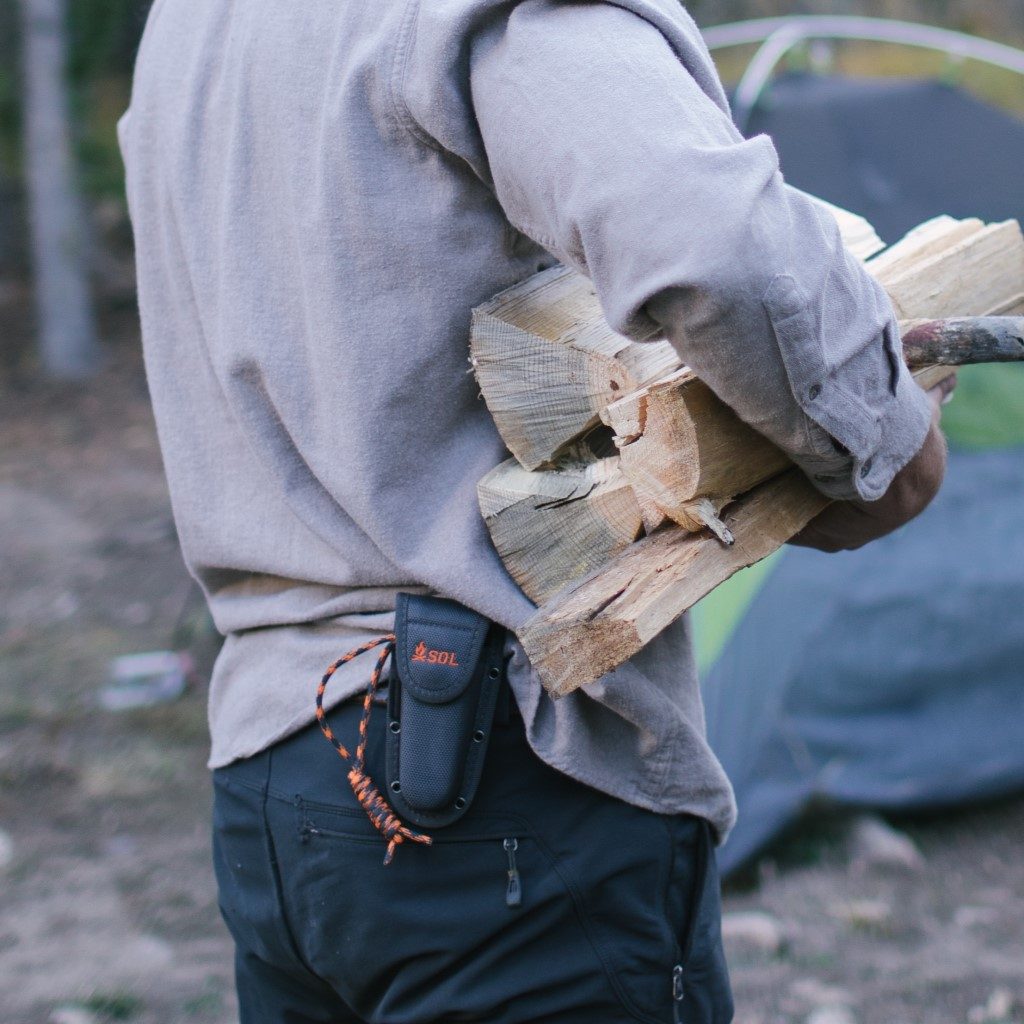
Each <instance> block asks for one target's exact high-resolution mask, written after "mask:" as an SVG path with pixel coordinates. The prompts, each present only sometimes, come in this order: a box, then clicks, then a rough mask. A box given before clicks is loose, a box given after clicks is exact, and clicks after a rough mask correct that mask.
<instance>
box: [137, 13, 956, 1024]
mask: <svg viewBox="0 0 1024 1024" xmlns="http://www.w3.org/2000/svg"><path fill="white" fill-rule="evenodd" d="M120 139H121V145H122V149H123V152H124V155H125V161H126V165H127V171H128V194H129V201H130V208H131V213H132V219H133V223H134V228H135V234H136V243H137V259H138V271H139V303H140V310H141V316H142V326H143V340H144V346H145V357H146V366H147V373H148V376H149V381H150V387H151V391H152V397H153V404H154V408H155V412H156V418H157V425H158V428H159V433H160V439H161V444H162V447H163V451H164V456H165V462H166V468H167V475H168V479H169V482H170V488H171V496H172V500H173V504H174V510H175V516H176V519H177V523H178V529H179V533H180V537H181V543H182V547H183V550H184V553H185V557H186V559H187V561H188V564H189V567H190V569H191V570H192V572H193V573H194V574H195V575H196V577H197V578H198V579H199V581H200V582H201V583H202V585H203V587H204V589H205V592H206V594H207V597H208V599H209V602H210V607H211V609H212V612H213V615H214V618H215V621H216V623H217V626H218V628H219V629H220V630H221V631H222V632H223V633H224V634H225V637H226V640H225V643H224V647H223V650H222V653H221V655H220V657H219V659H218V662H217V665H216V669H215V672H214V676H213V680H212V684H211V694H210V725H211V730H212V738H213V749H212V754H211V759H210V765H211V767H212V768H214V769H215V770H216V772H215V780H216V805H215V862H216V867H217V874H218V881H219V885H220V895H221V906H222V910H223V913H224V916H225V918H226V920H227V922H228V925H229V927H230V928H231V931H232V933H233V935H234V937H235V940H236V944H237V980H238V989H239V998H240V1003H241V1011H242V1019H243V1021H246V1022H253V1021H268V1022H270V1021H296V1022H298V1021H334V1022H341V1021H344V1022H348V1021H352V1022H355V1021H373V1022H387V1024H400V1022H410V1024H412V1022H416V1024H426V1022H438V1024H439V1022H442V1021H444V1022H450V1021H456V1020H458V1021H488V1022H526V1021H530V1022H541V1021H551V1022H555V1021H557V1022H560V1024H571V1022H576V1021H579V1022H583V1021H586V1022H595V1021H600V1022H602V1024H614V1022H618V1021H634V1020H642V1021H670V1020H676V1021H702V1022H704V1021H713V1022H724V1021H728V1020H729V1019H731V1016H732V1001H731V996H730V992H729V984H728V977H727V974H726V970H725V965H724V960H723V957H722V953H721V943H720V938H719V917H720V910H719V905H718V885H717V875H716V873H715V868H714V854H713V845H714V843H715V842H717V841H721V840H722V839H723V838H724V837H725V836H726V834H727V833H728V831H729V829H730V827H731V825H732V823H733V819H734V804H733V798H732V793H731V790H730V787H729V784H728V781H727V780H726V778H725V777H724V775H723V772H722V770H721V767H720V766H719V764H718V762H717V761H716V759H715V757H714V755H713V754H712V752H711V751H710V750H709V748H708V746H707V744H706V742H705V739H704V723H703V713H702V709H701V704H700V698H699V693H698V689H697V682H696V674H695V670H694V667H693V659H692V654H691V650H690V638H689V632H688V625H687V622H686V620H685V619H683V620H681V621H680V622H678V623H677V624H676V625H675V626H674V627H673V628H670V629H669V630H666V631H665V633H664V634H663V635H662V636H660V637H659V638H658V639H657V640H656V641H655V642H653V643H652V644H650V645H649V646H648V648H647V649H646V650H645V651H643V652H642V653H641V654H640V655H638V656H637V657H636V658H634V659H633V660H632V662H630V663H628V664H627V665H625V666H623V667H622V668H620V669H619V670H617V671H616V672H615V673H613V674H612V675H609V676H607V677H605V678H604V679H602V680H600V681H598V682H597V683H594V684H592V685H590V686H588V687H585V688H584V689H583V690H582V691H580V692H577V693H575V694H573V695H571V696H570V697H567V698H565V699H563V700H561V701H559V702H557V703H554V702H552V701H551V700H550V699H549V698H548V697H547V696H546V695H545V694H544V692H543V691H542V689H541V687H540V686H539V684H538V681H537V678H536V675H535V674H534V673H532V671H531V669H530V666H529V664H528V662H527V660H526V658H525V657H524V655H523V651H522V648H521V647H520V646H519V644H518V642H517V641H516V639H515V636H514V632H513V631H514V630H515V628H516V627H517V626H519V625H520V624H521V623H522V622H523V621H524V620H525V619H526V618H527V617H528V616H529V615H530V613H531V612H532V610H533V606H532V605H531V604H530V602H529V601H528V600H527V599H526V598H525V596H524V595H523V594H522V593H521V592H520V591H519V590H518V588H517V587H516V586H515V584H514V583H513V581H512V580H511V579H510V578H509V577H508V575H507V574H506V572H505V570H504V568H503V566H502V564H501V562H500V560H499V559H498V557H497V555H496V553H495V552H494V549H493V547H492V546H491V544H490V541H489V539H488V537H487V534H486V531H485V529H484V526H483V523H482V521H481V517H480V515H479V512H478V509H477V505H476V499H475V485H476V482H477V480H479V478H480V477H481V476H483V475H484V473H485V472H487V471H488V470H489V469H490V468H491V467H493V466H494V465H495V464H496V463H498V462H499V461H500V460H501V459H502V458H503V457H504V449H503V445H502V443H501V441H500V439H499V437H498V435H497V433H496V431H495V429H494V426H493V423H492V421H491V419H490V417H489V414H488V412H487V409H486V407H485V406H484V404H483V402H482V401H481V400H480V398H479V396H478V393H477V389H476V387H475V384H474V382H473V380H472V378H471V376H469V375H468V373H467V369H468V367H467V362H466V360H467V354H468V352H467V341H468V329H469V316H470V310H471V309H472V307H473V306H475V305H478V304H479V303H481V302H482V301H484V300H486V299H488V298H489V297H490V296H492V295H493V294H494V293H495V292H497V291H499V290H501V289H503V288H505V287H508V286H509V285H512V284H514V283H515V282H518V281H520V280H522V279H524V278H525V277H527V276H529V275H530V274H533V273H535V272H536V271H538V270H540V269H543V268H545V267H548V266H551V265H553V264H554V262H555V261H556V260H563V261H566V262H568V263H571V264H572V265H574V266H576V267H577V268H578V269H580V270H581V271H583V272H584V273H586V274H588V275H589V276H590V278H591V279H592V280H593V282H594V284H595V286H596V289H597V292H598V295H599V297H600V300H601V303H602V306H603V308H604V311H605V313H606V315H607V318H608V320H609V322H610V323H611V324H612V325H613V326H614V327H615V328H616V329H617V330H619V331H621V332H622V333H624V334H626V335H628V336H630V337H632V338H635V339H638V340H644V339H648V338H650V337H654V336H657V335H659V334H661V335H665V336H667V337H668V338H669V339H670V341H671V342H672V343H673V344H674V345H675V346H676V348H677V349H678V350H679V353H680V355H681V357H682V358H683V360H684V361H685V362H686V363H688V364H689V365H690V366H692V367H693V368H694V369H695V370H696V371H697V372H698V373H699V374H700V376H701V377H702V378H703V379H704V380H706V381H707V382H708V384H709V385H710V386H711V387H712V388H713V389H714V390H715V391H716V392H717V393H718V395H719V396H720V397H721V398H722V399H724V400H725V401H726V402H728V403H729V404H730V405H731V406H732V407H733V408H734V409H735V410H736V411H737V413H738V414H739V415H740V416H741V417H742V418H743V419H745V420H746V421H747V422H748V423H750V424H752V425H753V426H754V427H755V428H756V429H758V430H759V431H761V432H762V433H764V434H765V435H767V436H768V437H769V438H771V439H772V440H773V441H774V442H775V443H776V444H778V445H779V446H780V447H781V448H783V449H784V450H785V451H786V452H787V453H788V454H789V455H790V456H791V457H792V458H793V460H794V461H795V462H796V463H797V464H798V465H799V466H801V467H802V468H803V469H804V470H805V471H806V472H807V473H808V474H809V476H810V477H811V478H812V479H813V480H814V481H815V483H816V485H817V486H818V487H820V488H821V489H822V490H823V491H824V492H825V493H827V494H828V495H830V496H831V497H834V498H837V499H841V503H840V504H838V505H836V506H833V508H832V509H831V510H830V511H828V512H826V513H825V514H823V516H822V517H821V518H820V519H819V520H818V521H817V522H816V523H814V524H812V526H811V527H809V528H808V530H807V531H805V533H804V535H803V536H802V538H801V540H802V542H804V543H808V544H812V545H815V546H818V547H822V548H825V549H838V548H841V547H854V546H857V545H859V544H861V543H864V542H866V541H867V540H870V539H871V538H872V537H874V536H879V535H881V534H882V533H885V532H887V531H888V530H891V529H893V528H894V527H895V526H897V525H899V524H900V523H901V522H904V521H906V520H907V519H909V518H911V517H912V516H913V515H914V514H916V513H917V512H918V511H920V509H921V508H922V507H923V506H924V505H925V504H926V503H927V502H928V500H930V498H931V496H932V494H933V493H934V492H935V490H936V489H937V487H938V485H939V482H940V480H941V477H942V473H943V468H944V454H945V449H944V444H943V441H942V436H941V433H940V432H939V430H938V427H937V413H936V411H935V410H936V409H937V405H938V399H939V397H940V396H939V395H938V394H936V395H934V396H932V398H931V399H930V398H929V397H928V396H926V395H925V394H924V393H923V392H922V391H920V390H919V389H918V388H917V387H916V386H915V385H914V383H913V381H912V379H911V378H910V376H909V374H908V373H907V370H906V368H905V367H904V366H903V364H902V361H901V358H900V350H899V338H898V335H897V331H896V327H895V324H894V322H893V315H892V310H891V308H890V306H889V303H888V300H887V299H886V297H885V295H884V294H883V293H882V292H881V290H880V289H879V288H878V287H877V286H876V285H875V284H874V283H873V281H872V280H871V279H870V278H869V277H868V276H867V275H866V274H865V273H864V272H863V270H862V269H861V267H860V266H859V264H858V263H857V262H856V261H855V260H854V259H853V258H852V257H851V256H850V255H849V254H848V253H847V252H846V251H845V250H844V249H843V247H842V244H841V242H840V240H839V236H838V232H837V229H836V226H835V224H834V223H833V222H832V220H831V218H830V217H829V216H828V215H827V214H825V213H823V212H822V211H821V210H820V209H818V208H817V207H816V206H815V205H814V204H813V203H812V202H811V201H810V200H809V199H807V198H806V197H805V196H803V195H801V194H800V193H797V192H795V191H793V190H791V189H790V188H788V187H787V186H786V185H785V184H784V182H783V181H782V178H781V177H780V175H779V172H778V167H777V161H776V155H775V152H774V150H773V148H772V146H771V144H770V142H769V141H768V140H767V139H765V138H758V139H754V140H751V141H744V140H743V139H742V138H741V137H740V136H739V134H738V133H737V132H736V130H735V129H734V128H733V126H732V124H731V122H730V119H729V116H728V112H727V107H726V101H725V98H724V95H723V93H722V89H721V86H720V84H719V81H718V79H717V77H716V74H715V71H714V69H713V66H712V64H711V61H710V58H709V56H708V53H707V51H706V49H705V47H704V45H703V43H702V41H701V39H700V35H699V33H698V31H697V29H696V27H695V25H694V23H693V22H692V20H691V19H690V17H689V16H688V15H687V14H686V12H685V11H684V10H683V9H682V8H681V7H680V6H678V5H677V4H676V3H675V0H614V2H598V0H594V2H583V0H577V2H567V0H523V2H516V0H378V2H376V3H372V4H371V3H361V4H356V3H352V2H346V0H330V2H328V0H305V2H303V3H287V4H282V3H273V2H270V0H245V2H229V0H156V3H155V5H154V7H153V10H152V13H151V15H150V18H149V22H148V25H147V28H146V32H145V35H144V38H143V41H142V44H141V48H140V51H139V56H138V64H137V68H136V74H135V82H134V88H133V93H132V100H131V106H130V109H129V111H128V112H127V113H126V115H125V117H124V118H123V120H122V123H121V125H120ZM398 592H406V593H411V594H431V595H440V596H441V597H444V598H448V599H451V600H453V601H455V602H458V603H459V605H461V606H463V607H464V608H465V609H469V610H471V611H474V612H476V613H480V614H481V615H483V616H486V617H487V618H488V619H490V620H492V621H493V622H495V623H497V624H499V626H500V627H504V628H505V629H506V630H507V634H506V636H505V639H504V653H505V655H506V658H507V661H508V665H507V678H508V684H509V686H510V687H511V691H512V693H513V695H514V700H513V701H511V702H510V703H509V705H508V706H507V707H501V706H499V710H498V712H497V716H496V722H495V725H494V729H493V734H492V736H491V739H490V747H489V750H488V753H487V757H486V763H485V765H484V770H483V777H482V779H481V782H480V788H479V791H478V793H477V794H476V797H475V799H474V800H473V803H472V806H471V807H469V809H468V810H467V811H466V813H465V814H464V816H463V817H462V818H461V819H460V820H459V821H457V822H456V823H455V824H453V825H450V826H448V827H446V828H439V829H436V830H434V832H433V840H434V841H433V844H432V845H430V846H426V845H419V844H414V843H407V844H406V845H405V846H404V847H403V848H401V849H400V850H399V851H398V855H397V856H396V857H395V859H394V863H392V864H390V865H388V866H384V865H382V863H381V858H382V853H383V843H382V842H381V840H380V836H379V835H378V833H377V831H376V830H375V827H374V825H373V824H371V822H370V821H369V820H368V818H367V816H366V815H365V814H364V812H363V809H364V807H365V806H367V801H366V800H364V801H363V805H362V806H361V804H360V801H359V800H357V797H356V795H355V794H354V793H353V791H352V790H350V789H349V785H348V782H346V778H345V776H346V766H345V764H343V763H341V762H340V761H339V759H338V757H337V755H336V753H335V751H334V750H333V749H332V748H331V745H329V744H328V743H327V742H325V740H324V737H323V736H322V735H321V734H320V731H319V730H318V729H317V727H316V725H315V724H314V723H313V714H314V710H313V689H314V687H315V683H316V681H317V680H318V679H319V678H320V676H321V674H322V673H323V672H324V669H325V666H326V665H327V664H328V663H330V662H334V661H335V660H336V659H337V658H338V657H339V655H343V654H345V652H347V651H349V650H350V649H353V648H358V647H359V646H360V645H362V644H364V643H368V642H370V641H372V640H373V639H374V638H376V637H379V636H380V635H382V634H387V633H390V631H391V630H392V628H393V624H394V616H393V609H394V607H395V602H396V594H397V593H398ZM368 662H369V663H368ZM371 666H372V656H370V657H354V658H352V659H350V660H347V661H345V662H344V663H343V664H341V665H340V667H339V668H338V670H337V672H336V673H335V674H334V675H333V678H332V679H331V682H330V688H329V689H328V690H327V693H326V696H327V701H326V706H327V707H328V708H329V709H331V708H333V711H332V712H331V713H330V714H329V715H328V720H327V721H325V723H324V724H325V726H327V728H328V730H329V731H330V733H331V735H332V736H334V737H335V739H336V740H337V742H339V743H340V744H341V745H342V746H343V747H345V749H346V750H349V751H350V750H351V749H352V747H353V746H354V744H355V742H356V739H357V729H358V725H357V720H358V719H359V716H360V708H359V703H358V698H356V699H355V700H353V699H348V698H353V695H356V694H359V693H361V692H362V691H363V690H364V689H365V687H366V684H367V679H368V676H369V674H370V670H371ZM371 706H372V705H371ZM385 718H386V716H385V714H384V712H383V710H381V711H379V712H377V713H376V714H375V715H371V716H370V722H369V731H368V737H367V746H366V757H367V762H366V772H365V773H362V774H360V775H359V778H360V779H361V780H364V781H365V779H366V778H367V776H368V778H369V780H371V782H372V783H373V784H374V785H375V786H376V789H377V790H381V789H383V788H384V787H383V782H382V779H383V777H384V772H385V766H384V753H383V746H384V730H385ZM359 784H362V783H359ZM353 785H357V783H356V782H354V783H353ZM367 785H369V783H367ZM364 795H365V793H364ZM376 806H378V809H379V808H381V807H382V806H384V805H382V804H378V805H376ZM381 813H382V814H383V813H386V812H385V811H383V810H382V811H381Z"/></svg>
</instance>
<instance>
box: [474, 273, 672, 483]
mask: <svg viewBox="0 0 1024 1024" xmlns="http://www.w3.org/2000/svg"><path fill="white" fill-rule="evenodd" d="M470 362H471V363H472V365H473V369H474V371H475V372H476V379H477V382H478V383H479V385H480V390H481V392H482V393H483V396H484V399H485V401H486V402H487V408H488V409H489V410H490V412H491V415H492V416H493V417H494V423H495V425H496V426H497V428H498V432H499V433H500V434H501V437H502V439H503V440H504V442H505V444H506V446H507V447H508V450H509V451H510V452H511V453H512V454H513V455H514V456H515V457H516V458H517V459H518V460H519V462H520V464H521V465H523V466H525V467H526V468H527V469H536V468H537V467H538V466H550V465H552V464H553V463H555V462H556V461H557V459H558V457H559V455H560V454H561V453H562V452H563V451H564V450H565V448H566V446H567V445H569V444H571V443H572V442H574V441H575V440H576V439H578V438H579V437H580V435H582V434H584V433H586V431H588V430H590V429H591V428H593V427H594V426H596V425H597V424H598V423H599V419H598V416H599V414H600V412H601V410H602V409H603V408H604V407H605V406H606V405H607V404H608V403H609V402H612V401H614V400H615V399H616V398H617V397H618V396H619V395H623V394H625V393H626V392H628V391H632V390H633V389H635V388H638V387H641V386H642V385H644V384H646V383H647V382H648V381H651V380H656V379H657V378H658V377H661V376H664V375H665V374H666V373H669V372H671V371H672V370H674V369H676V368H677V367H678V366H679V356H678V354H677V353H676V350H675V349H674V348H673V347H672V346H671V345H670V344H669V343H668V342H667V341H652V342H647V343H643V344H640V343H637V342H633V341H630V340H629V339H628V338H624V337H623V336H622V335H620V334H616V333H615V332H614V331H613V330H612V329H611V328H610V327H609V326H608V324H607V323H606V322H605V319H604V314H603V313H602V312H601V306H600V304H599V303H598V301H597V295H596V293H595V292H594V287H593V285H592V284H591V283H590V281H588V280H587V279H586V278H585V277H583V276H582V275H581V274H577V273H576V272H575V271H574V270H570V269H569V268H567V267H561V266H559V267H553V268H552V269H551V270H545V271H543V272H542V273H540V274H536V275H534V276H533V277H531V278H530V279H529V280H527V281H524V282H523V283H522V284H519V285H516V286H515V287H514V288H510V289H508V290H507V291H504V292H502V293H501V294H500V295H497V296H495V297H494V299H492V300H491V301H490V302H489V303H487V304H486V305H484V306H480V307H479V308H477V309H475V310H474V311H473V327H472V334H471V340H470Z"/></svg>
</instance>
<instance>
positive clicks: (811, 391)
mask: <svg viewBox="0 0 1024 1024" xmlns="http://www.w3.org/2000/svg"><path fill="white" fill-rule="evenodd" d="M820 394H821V385H820V384H812V385H811V386H810V387H809V388H808V389H807V397H808V398H809V399H810V400H811V401H812V402H813V401H814V400H815V399H816V398H817V397H818V395H820Z"/></svg>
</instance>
